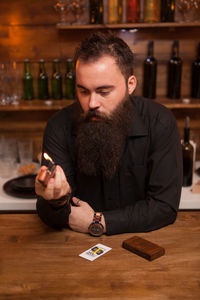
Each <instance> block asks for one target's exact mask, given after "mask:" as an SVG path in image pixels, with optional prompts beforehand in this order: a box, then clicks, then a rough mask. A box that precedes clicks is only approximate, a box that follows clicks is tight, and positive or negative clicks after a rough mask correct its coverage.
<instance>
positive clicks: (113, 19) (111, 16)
mask: <svg viewBox="0 0 200 300" xmlns="http://www.w3.org/2000/svg"><path fill="white" fill-rule="evenodd" d="M108 23H110V24H117V23H118V24H120V23H122V0H109V1H108Z"/></svg>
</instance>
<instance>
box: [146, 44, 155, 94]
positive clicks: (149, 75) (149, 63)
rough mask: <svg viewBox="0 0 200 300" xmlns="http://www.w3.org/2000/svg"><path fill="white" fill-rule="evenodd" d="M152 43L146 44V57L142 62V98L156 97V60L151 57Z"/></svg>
mask: <svg viewBox="0 0 200 300" xmlns="http://www.w3.org/2000/svg"><path fill="white" fill-rule="evenodd" d="M153 47H154V42H153V41H150V42H149V44H148V56H147V58H146V59H145V61H144V76H143V96H144V97H147V98H152V99H153V98H155V97H156V74H157V60H156V59H155V58H154V56H153Z"/></svg>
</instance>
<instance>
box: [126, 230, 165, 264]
mask: <svg viewBox="0 0 200 300" xmlns="http://www.w3.org/2000/svg"><path fill="white" fill-rule="evenodd" d="M122 247H123V248H125V249H127V250H129V251H131V252H133V253H135V254H137V255H139V256H142V257H144V258H146V259H147V260H150V261H151V260H154V259H156V258H158V257H160V256H162V255H164V254H165V249H164V248H162V247H160V246H158V245H157V244H154V243H152V242H150V241H147V240H145V239H143V238H141V237H138V236H133V237H132V238H130V239H127V240H125V241H123V243H122Z"/></svg>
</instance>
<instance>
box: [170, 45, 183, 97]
mask: <svg viewBox="0 0 200 300" xmlns="http://www.w3.org/2000/svg"><path fill="white" fill-rule="evenodd" d="M181 75H182V59H181V58H180V57H179V42H178V41H174V43H173V46H172V56H171V59H170V60H169V64H168V93H167V96H168V97H169V98H174V99H178V98H180V95H181Z"/></svg>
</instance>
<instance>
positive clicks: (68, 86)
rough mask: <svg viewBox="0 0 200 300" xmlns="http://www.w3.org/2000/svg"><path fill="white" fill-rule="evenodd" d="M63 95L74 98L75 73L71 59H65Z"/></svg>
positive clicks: (70, 98)
mask: <svg viewBox="0 0 200 300" xmlns="http://www.w3.org/2000/svg"><path fill="white" fill-rule="evenodd" d="M65 97H66V99H69V100H73V99H75V75H74V72H73V60H72V59H71V58H68V59H67V63H66V74H65Z"/></svg>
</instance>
